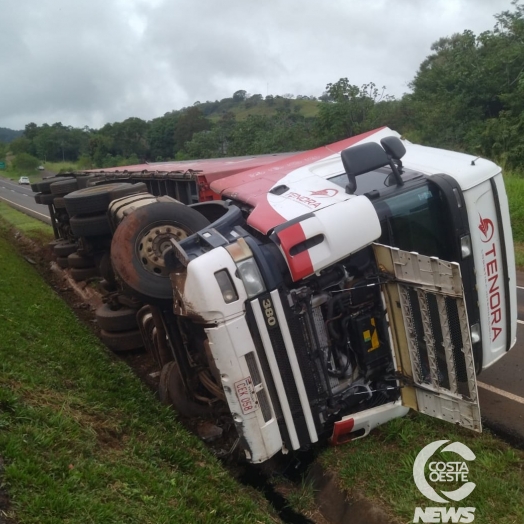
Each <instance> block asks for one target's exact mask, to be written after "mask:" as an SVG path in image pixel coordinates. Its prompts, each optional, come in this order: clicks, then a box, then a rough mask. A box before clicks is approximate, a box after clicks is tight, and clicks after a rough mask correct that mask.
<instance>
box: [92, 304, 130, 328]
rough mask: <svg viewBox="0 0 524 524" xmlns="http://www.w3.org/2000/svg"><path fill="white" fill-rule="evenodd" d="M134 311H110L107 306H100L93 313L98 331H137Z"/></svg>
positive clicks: (125, 308) (128, 309)
mask: <svg viewBox="0 0 524 524" xmlns="http://www.w3.org/2000/svg"><path fill="white" fill-rule="evenodd" d="M136 312H137V310H136V309H131V308H128V307H121V308H119V309H111V308H110V307H109V305H108V304H103V305H101V306H100V307H99V308H98V309H97V310H96V312H95V316H96V320H97V322H98V325H99V327H100V329H103V330H104V331H110V332H120V331H129V330H136V329H138V324H137V321H136Z"/></svg>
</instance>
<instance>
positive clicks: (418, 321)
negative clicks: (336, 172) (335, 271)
mask: <svg viewBox="0 0 524 524" xmlns="http://www.w3.org/2000/svg"><path fill="white" fill-rule="evenodd" d="M373 249H374V253H375V257H376V260H377V263H378V266H379V268H380V269H381V271H382V274H383V277H384V280H385V281H386V283H385V284H383V286H382V288H383V293H384V298H385V302H386V308H387V311H388V319H389V325H390V329H391V339H392V346H393V349H394V355H395V360H396V368H397V372H398V378H399V381H400V382H401V384H402V385H403V387H402V389H401V392H402V403H403V405H405V406H407V407H410V408H412V409H414V410H416V411H419V412H421V413H425V414H426V415H430V416H432V417H436V418H439V419H441V420H446V421H448V422H451V423H453V424H459V425H461V426H464V427H467V428H469V429H472V430H474V431H478V432H480V431H481V429H482V428H481V420H480V409H479V401H478V395H477V383H476V378H475V363H474V360H473V350H472V344H471V337H470V328H469V323H468V315H467V309H466V304H465V297H464V288H463V284H462V278H461V274H460V265H459V264H458V263H454V262H446V261H444V260H440V259H439V258H436V257H428V256H424V255H419V254H418V253H412V252H408V251H402V250H400V249H397V248H393V247H390V246H384V245H381V244H374V245H373Z"/></svg>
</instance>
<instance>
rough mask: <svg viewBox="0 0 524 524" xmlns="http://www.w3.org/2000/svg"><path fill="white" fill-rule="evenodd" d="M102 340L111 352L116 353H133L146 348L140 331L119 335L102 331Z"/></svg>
mask: <svg viewBox="0 0 524 524" xmlns="http://www.w3.org/2000/svg"><path fill="white" fill-rule="evenodd" d="M100 338H101V339H102V342H104V344H105V345H106V346H107V347H108V348H109V349H111V350H113V351H115V352H117V353H118V352H120V351H133V350H135V349H140V348H143V347H144V342H143V340H142V335H141V333H140V331H139V330H138V329H137V330H133V331H120V332H118V333H111V332H109V331H105V330H103V329H102V330H101V331H100Z"/></svg>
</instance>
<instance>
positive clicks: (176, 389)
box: [158, 360, 213, 418]
mask: <svg viewBox="0 0 524 524" xmlns="http://www.w3.org/2000/svg"><path fill="white" fill-rule="evenodd" d="M158 396H159V398H160V402H162V404H166V405H172V406H173V407H174V408H175V409H176V410H177V411H178V412H179V413H180V414H181V415H183V416H185V417H190V418H193V417H209V415H210V414H212V412H213V410H212V408H211V407H210V406H206V405H205V404H200V403H197V402H195V401H194V400H191V399H190V398H189V395H188V394H187V391H186V387H185V385H184V382H183V381H182V377H181V376H180V368H179V366H178V364H177V362H176V361H175V360H172V361H171V362H168V363H167V364H165V365H164V367H163V368H162V371H161V372H160V381H159V384H158Z"/></svg>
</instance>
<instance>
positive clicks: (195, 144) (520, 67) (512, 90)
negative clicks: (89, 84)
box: [0, 1, 524, 170]
mask: <svg viewBox="0 0 524 524" xmlns="http://www.w3.org/2000/svg"><path fill="white" fill-rule="evenodd" d="M494 18H495V25H494V28H493V29H492V30H489V31H485V32H483V33H481V34H478V35H476V34H474V33H473V32H471V31H469V30H468V31H463V32H462V33H457V34H454V35H452V36H449V37H443V38H441V39H440V40H438V41H437V42H435V43H434V44H433V45H432V46H431V52H430V54H429V55H428V56H427V58H426V59H425V60H424V61H423V62H422V63H421V64H420V67H419V69H418V71H417V73H416V75H415V77H414V78H413V79H412V81H411V82H410V84H409V87H410V89H411V92H410V93H407V94H405V95H404V96H402V97H401V98H395V97H393V96H390V95H388V94H387V90H386V88H385V87H384V88H383V87H378V86H376V85H375V84H374V83H373V82H369V83H368V84H365V85H363V86H357V85H354V84H352V83H351V81H350V79H348V78H341V79H339V80H338V81H336V82H334V83H330V84H328V85H327V86H326V89H325V91H324V92H323V93H322V94H321V95H320V96H319V97H318V98H317V97H310V96H304V95H297V96H295V95H291V94H285V95H283V96H279V95H276V96H274V95H268V96H266V97H263V96H262V95H261V94H249V93H247V92H246V91H245V90H238V91H236V92H235V93H233V95H232V96H231V97H230V98H225V99H223V100H220V101H218V100H217V101H215V102H211V101H207V102H200V101H197V102H195V103H194V104H193V105H192V106H191V107H187V108H182V109H180V110H175V111H171V112H168V113H166V114H165V115H163V116H161V117H158V118H154V119H153V120H150V121H145V120H142V119H140V118H135V117H131V118H128V119H126V120H124V121H123V122H115V123H108V124H106V125H104V126H103V127H102V128H100V129H90V128H88V127H84V128H75V127H71V126H67V125H63V124H62V123H60V122H58V123H54V124H52V125H48V124H43V125H36V124H34V123H29V124H27V125H26V126H25V129H24V130H23V133H22V134H21V135H20V133H19V132H13V131H12V130H8V129H5V128H1V129H0V132H1V133H0V158H2V157H5V155H6V154H7V152H8V151H10V152H11V153H12V154H14V155H16V156H17V157H19V158H20V160H22V159H24V160H25V161H26V162H28V163H30V164H31V165H33V164H35V163H36V165H38V164H40V163H45V162H47V161H55V162H56V161H66V162H67V161H69V162H72V163H73V162H74V163H75V165H76V166H78V167H79V168H91V167H109V166H116V165H129V164H136V163H139V162H146V161H147V162H155V161H165V160H170V159H177V160H183V159H191V158H209V157H221V156H238V155H251V154H261V153H275V152H282V151H300V150H305V149H310V148H312V147H317V146H320V145H323V144H327V143H330V142H333V141H336V140H340V139H343V138H346V137H348V136H351V135H355V134H358V133H361V132H364V131H367V130H370V129H373V128H376V127H379V126H389V127H391V128H393V129H395V130H397V131H399V132H400V133H401V134H402V135H403V136H405V137H406V138H408V139H409V140H412V141H414V142H418V143H422V144H426V145H431V146H435V147H443V148H447V149H454V150H458V151H467V152H469V153H473V154H477V155H479V156H484V157H488V158H491V159H493V160H495V161H497V162H499V163H500V164H502V165H503V166H505V167H507V168H511V169H519V170H521V169H523V168H524V5H521V4H520V3H519V2H518V1H514V2H513V4H512V9H511V10H508V11H504V12H502V13H499V14H497V15H495V17H494Z"/></svg>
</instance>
